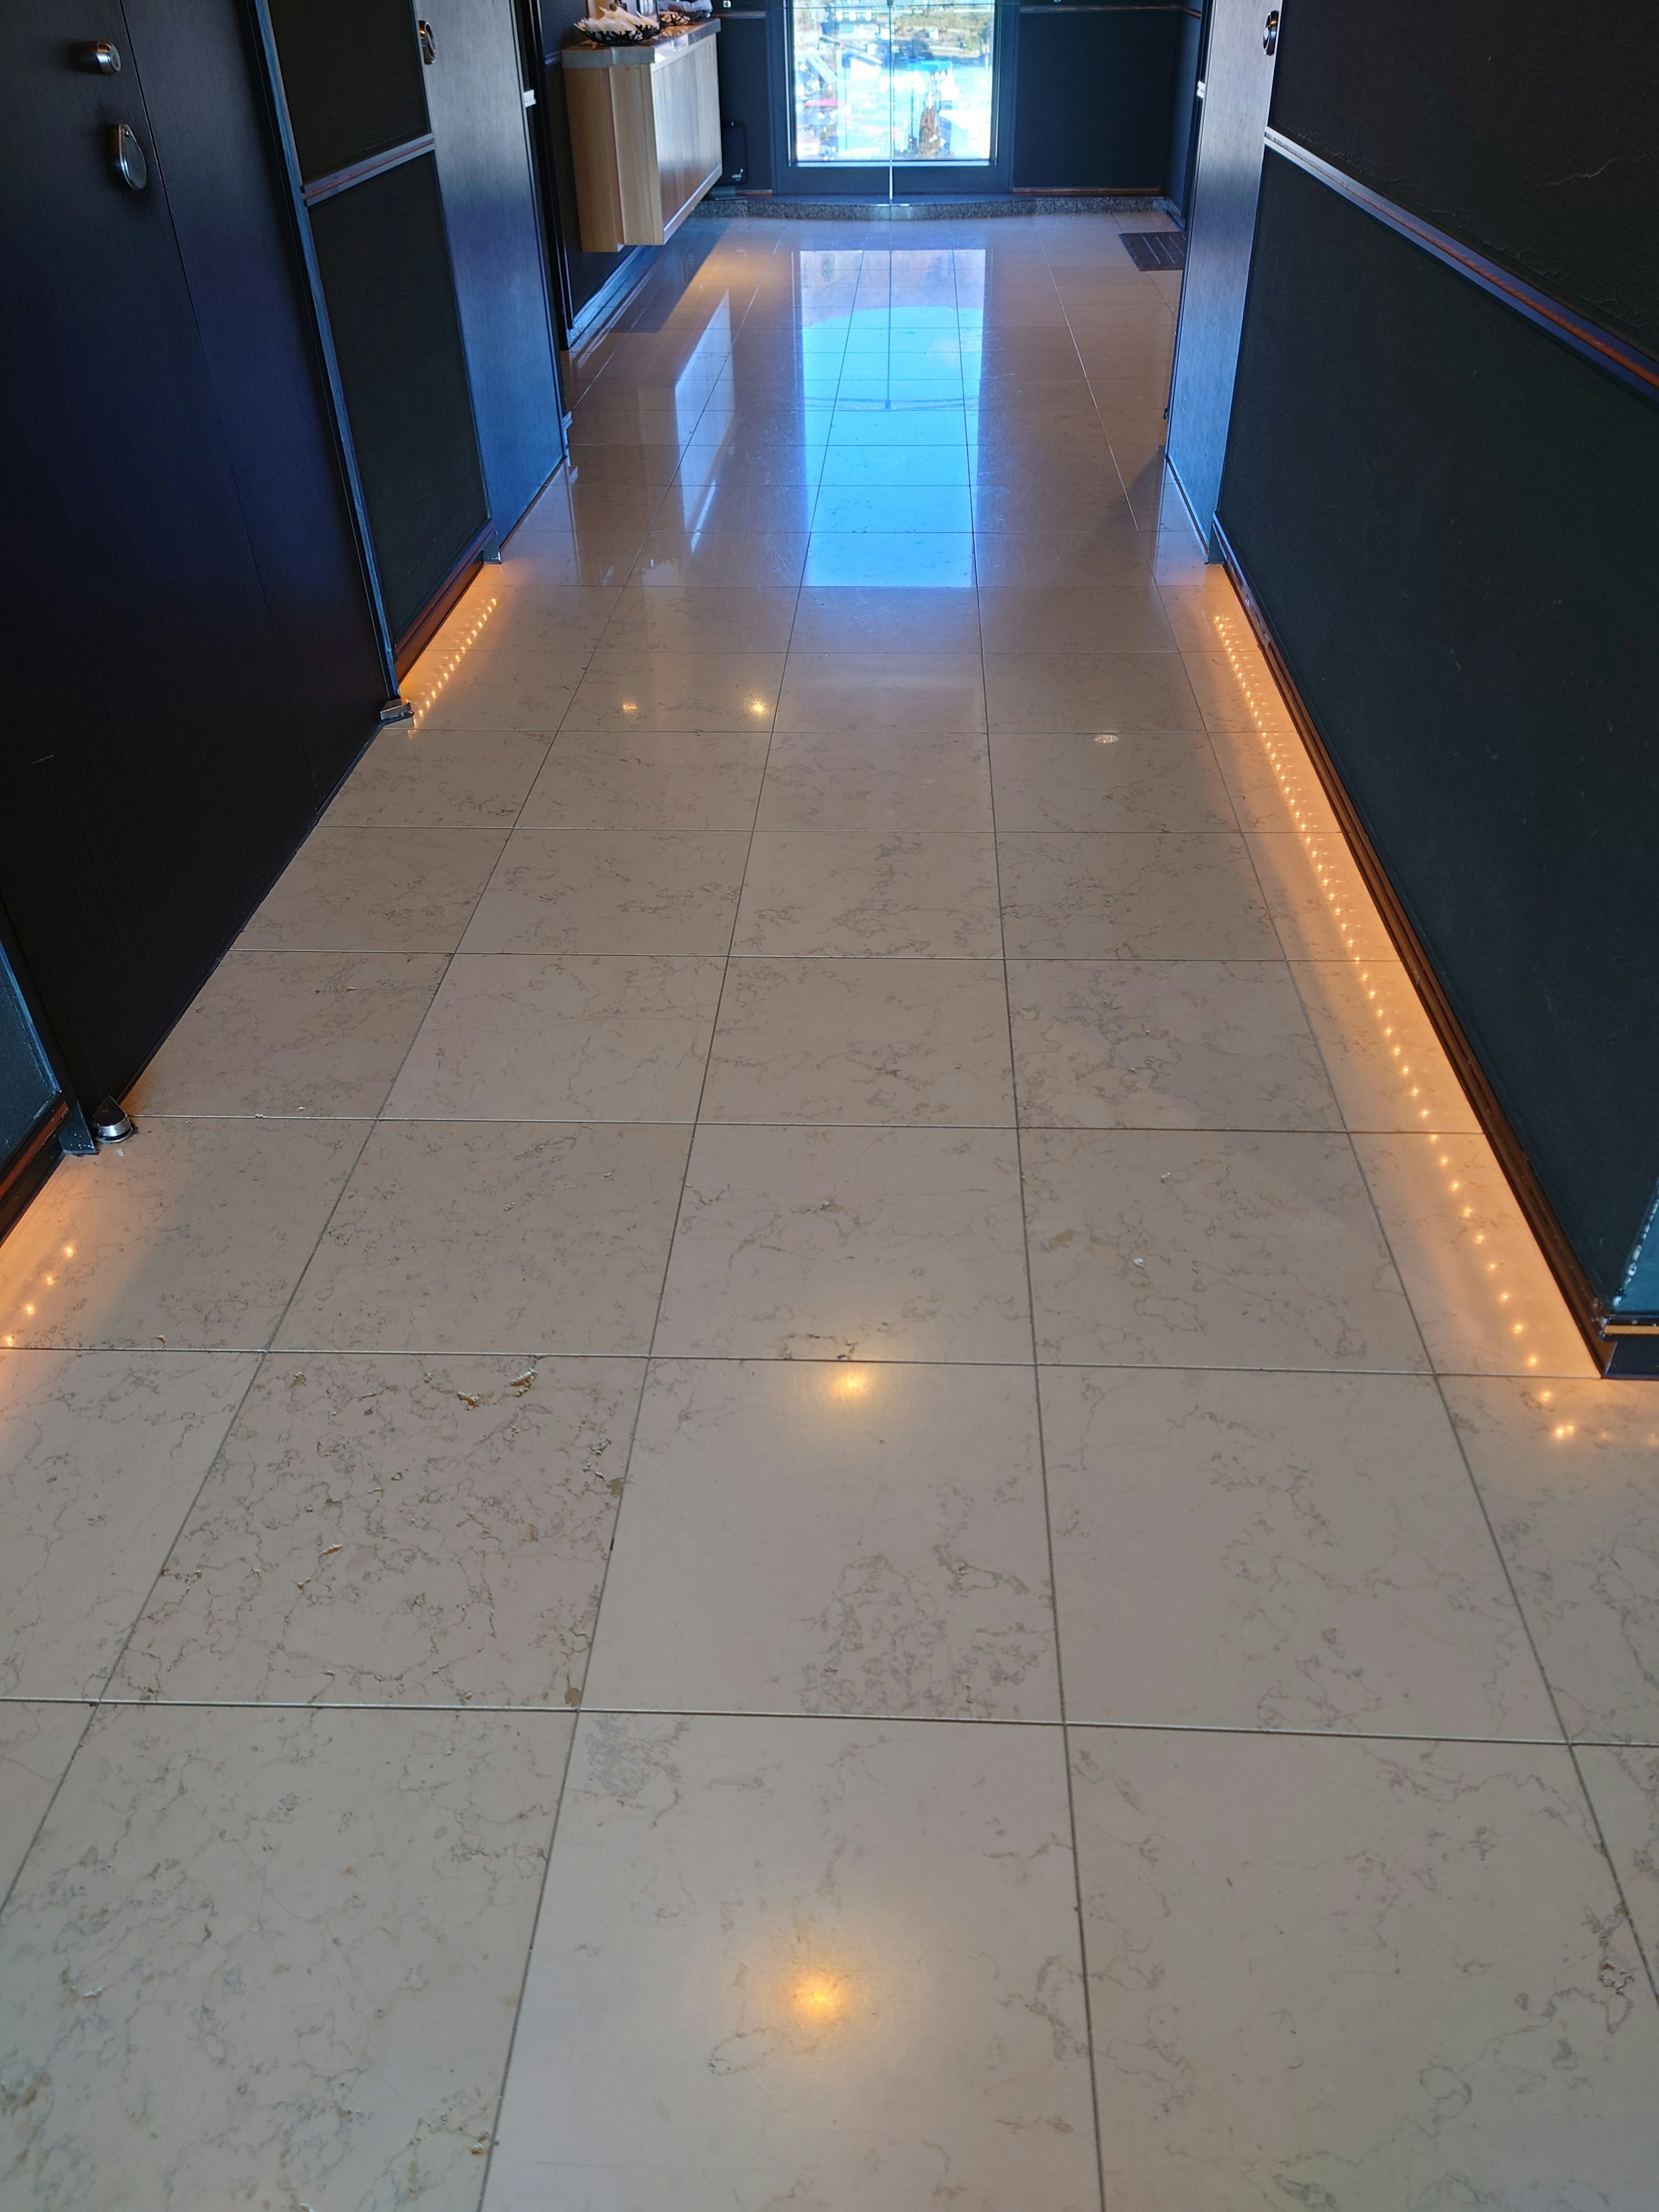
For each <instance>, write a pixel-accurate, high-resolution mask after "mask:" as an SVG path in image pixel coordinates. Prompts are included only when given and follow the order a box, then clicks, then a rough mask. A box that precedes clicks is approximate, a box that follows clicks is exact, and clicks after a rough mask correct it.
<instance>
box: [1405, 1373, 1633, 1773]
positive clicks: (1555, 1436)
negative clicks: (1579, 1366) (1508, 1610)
mask: <svg viewBox="0 0 1659 2212" xmlns="http://www.w3.org/2000/svg"><path fill="white" fill-rule="evenodd" d="M1445 1392H1446V1403H1447V1405H1448V1406H1449V1408H1450V1410H1451V1417H1452V1419H1453V1421H1454V1423H1455V1425H1456V1429H1457V1434H1458V1437H1459V1439H1460V1441H1461V1442H1462V1446H1463V1450H1464V1452H1465V1454H1466V1455H1467V1457H1468V1462H1469V1467H1470V1469H1471V1471H1472V1472H1473V1474H1474V1480H1475V1483H1476V1486H1478V1488H1479V1490H1480V1495H1481V1497H1482V1498H1484V1500H1485V1501H1486V1511H1487V1513H1488V1514H1489V1515H1490V1516H1491V1519H1492V1529H1493V1532H1494V1534H1496V1536H1497V1538H1498V1548H1499V1549H1500V1550H1501V1551H1502V1553H1503V1554H1504V1559H1505V1561H1506V1562H1507V1563H1508V1565H1509V1571H1510V1576H1511V1577H1512V1578H1513V1580H1514V1583H1515V1589H1516V1595H1517V1597H1518V1598H1519V1599H1520V1601H1521V1610H1522V1613H1524V1614H1525V1615H1526V1617H1527V1624H1528V1627H1529V1628H1530V1629H1531V1631H1532V1634H1533V1639H1534V1643H1535V1644H1537V1646H1538V1653H1539V1656H1540V1658H1541V1660H1542V1662H1543V1665H1544V1672H1545V1674H1547V1676H1548V1678H1549V1682H1550V1686H1551V1687H1552V1689H1553V1691H1554V1692H1555V1698H1556V1703H1557V1705H1559V1708H1560V1711H1561V1717H1562V1719H1563V1721H1564V1723H1565V1726H1566V1729H1567V1733H1568V1735H1571V1736H1573V1737H1576V1738H1589V1739H1590V1740H1592V1741H1595V1740H1597V1739H1599V1740H1601V1741H1603V1742H1609V1743H1638V1744H1659V1402H1656V1400H1655V1396H1654V1392H1653V1389H1652V1386H1651V1384H1650V1383H1643V1382H1630V1383H1617V1382H1613V1383H1609V1382H1603V1381H1601V1380H1600V1379H1598V1380H1596V1381H1595V1382H1593V1383H1516V1382H1497V1381H1492V1382H1478V1381H1474V1380H1467V1379H1458V1380H1455V1381H1449V1382H1448V1383H1446V1385H1445Z"/></svg>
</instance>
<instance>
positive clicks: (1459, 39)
mask: <svg viewBox="0 0 1659 2212" xmlns="http://www.w3.org/2000/svg"><path fill="white" fill-rule="evenodd" d="M1656 87H1659V8H1656V7H1654V6H1653V5H1651V4H1642V0H1582V4H1580V5H1578V6H1577V7H1574V8H1571V9H1563V8H1562V7H1561V6H1560V5H1559V0H1442V4H1441V5H1439V6H1437V7H1436V8H1435V9H1432V10H1430V11H1426V12H1420V13H1419V14H1417V15H1403V14H1401V11H1400V10H1398V9H1392V8H1386V7H1382V6H1379V5H1378V4H1377V0H1312V4H1306V0H1304V4H1303V5H1302V6H1299V7H1298V6H1296V5H1294V4H1293V5H1291V6H1290V7H1287V8H1286V9H1285V30H1284V35H1283V37H1282V39H1281V40H1280V42H1279V72H1278V76H1277V79H1276V81H1275V83H1274V87H1273V118H1272V120H1273V127H1274V129H1275V130H1278V131H1283V132H1284V133H1285V137H1289V138H1294V139H1295V140H1297V143H1299V144H1301V145H1304V146H1306V147H1307V148H1308V149H1309V150H1310V152H1312V153H1315V154H1317V155H1320V156H1321V157H1322V159H1323V160H1325V161H1329V162H1331V163H1332V164H1333V165H1334V167H1337V168H1339V169H1341V170H1343V171H1344V172H1345V173H1346V174H1348V175H1349V176H1351V177H1353V178H1355V179H1358V182H1359V183H1361V184H1363V185H1369V186H1370V189H1371V190H1372V191H1376V192H1380V193H1382V194H1383V197H1385V198H1387V199H1392V200H1395V201H1397V202H1399V204H1401V206H1403V207H1406V208H1408V209H1409V210H1411V211H1412V213H1413V214H1414V215H1419V216H1423V217H1424V218H1425V220H1426V221H1428V222H1431V223H1433V224H1434V225H1435V226H1436V227H1437V228H1438V229H1441V230H1445V231H1449V232H1450V233H1451V234H1452V235H1453V236H1454V237H1455V238H1458V239H1461V240H1463V242H1464V243H1465V244H1467V245H1469V246H1474V248H1475V249H1476V251H1477V252H1480V253H1483V254H1485V255H1486V258H1488V259H1489V260H1492V261H1496V262H1498V264H1500V265H1501V266H1503V267H1504V268H1506V269H1509V270H1512V271H1513V272H1514V273H1515V274H1516V276H1521V277H1522V278H1524V279H1525V280H1526V282H1527V283H1531V284H1535V285H1536V286H1538V288H1539V289H1541V290H1542V291H1546V292H1548V293H1551V294H1552V295H1554V296H1555V297H1557V298H1559V299H1561V300H1565V301H1567V302H1568V304H1569V305H1571V306H1572V307H1577V308H1578V309H1579V310H1580V312H1581V313H1583V314H1585V315H1587V316H1589V318H1590V319H1591V320H1592V321H1595V322H1600V323H1603V324H1605V325H1607V327H1609V328H1610V329H1613V330H1615V331H1619V332H1620V333H1621V334H1622V335H1623V336H1625V337H1629V338H1632V339H1634V340H1635V341H1636V343H1638V344H1639V345H1642V346H1644V347H1646V348H1647V349H1649V350H1650V351H1651V352H1655V353H1659V246H1656V240H1659V125H1656V121H1655V99H1656Z"/></svg>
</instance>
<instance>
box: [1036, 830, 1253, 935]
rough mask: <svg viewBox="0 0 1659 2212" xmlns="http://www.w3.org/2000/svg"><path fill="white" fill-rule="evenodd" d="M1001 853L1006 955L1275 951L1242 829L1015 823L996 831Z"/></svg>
mask: <svg viewBox="0 0 1659 2212" xmlns="http://www.w3.org/2000/svg"><path fill="white" fill-rule="evenodd" d="M997 857H998V861H999V865H1000V873H1001V887H1002V910H1003V933H1004V937H1005V939H1006V945H1007V949H1008V953H1009V957H1011V958H1022V959H1028V960H1272V959H1275V958H1276V957H1278V954H1279V941H1278V939H1277V938H1276V937H1275V936H1274V934H1273V924H1272V922H1271V921H1270V920H1269V918H1268V915H1267V908H1266V906H1265V905H1264V904H1263V902H1262V898H1261V891H1260V890H1259V888H1258V886H1257V884H1256V879H1255V873H1254V872H1253V870H1252V869H1251V866H1250V860H1249V853H1248V852H1247V851H1246V849H1245V847H1244V843H1243V840H1242V839H1241V838H1238V837H1233V836H1220V835H1210V834H1205V835H1199V836H1189V835H1188V834H1187V833H1186V832H1184V831H1182V832H1166V833H1163V834H1160V835H1158V836H1150V835H1142V834H1140V833H1139V832H1128V833H1115V834H1112V835H1109V836H1085V835H1080V834H1073V833H1072V832H1070V831H1062V830H1053V831H1049V832H1048V833H1046V834H1041V835H1038V834H1027V833H1025V832H1023V831H1016V832H1013V833H1012V834H1005V835H999V836H998V838H997Z"/></svg>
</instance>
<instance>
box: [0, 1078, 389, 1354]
mask: <svg viewBox="0 0 1659 2212" xmlns="http://www.w3.org/2000/svg"><path fill="white" fill-rule="evenodd" d="M372 1126H373V1125H372V1124H371V1123H369V1122H367V1121H333V1120H330V1121H286V1120H285V1121H252V1120H242V1119H236V1120H223V1121H221V1120H212V1121H191V1120H178V1121H167V1120H163V1119H157V1120H155V1121H147V1122H146V1123H145V1124H144V1126H143V1128H142V1129H140V1131H139V1132H138V1133H137V1136H136V1137H133V1138H132V1139H130V1140H129V1141H128V1142H127V1143H126V1144H124V1145H116V1146H108V1147H106V1149H105V1150H104V1151H102V1152H99V1153H97V1154H96V1155H95V1156H94V1157H93V1158H70V1159H65V1160H64V1162H63V1164H62V1165H61V1166H60V1167H59V1168H58V1170H57V1172H56V1174H55V1175H54V1176H52V1180H51V1182H49V1183H47V1185H46V1188H45V1189H44V1190H43V1191H42V1192H41V1193H40V1196H39V1197H38V1198H37V1199H36V1200H35V1201H34V1203H33V1206H30V1208H29V1210H28V1212H27V1213H26V1214H25V1215H24V1216H23V1218H22V1219H21V1221H20V1222H19V1223H18V1224H17V1225H16V1227H15V1229H14V1230H13V1231H12V1232H11V1234H10V1236H9V1237H7V1239H6V1241H5V1243H3V1245H0V1346H5V1347H10V1346H20V1347H26V1346H31V1345H44V1346H78V1347H81V1348H83V1349H86V1350H96V1349H98V1348H99V1347H100V1346H109V1347H112V1348H114V1347H118V1346H132V1347H135V1348H136V1347H141V1346H142V1347H146V1348H149V1347H159V1346H166V1347H167V1348H168V1349H170V1350H173V1351H187V1350H189V1349H191V1347H197V1348H200V1349H206V1350H224V1351H238V1350H243V1351H257V1350H258V1349H259V1348H260V1347H261V1346H264V1345H266V1344H269V1342H270V1334H271V1331H272V1330H273V1329H274V1328H276V1323H277V1322H278V1321H279V1320H280V1319H281V1317H282V1313H283V1307H284V1306H285V1305H286V1304H287V1303H288V1300H289V1295H290V1293H291V1292H292V1291H293V1289H294V1286H295V1284H296V1283H297V1282H298V1281H299V1279H300V1277H301V1273H303V1272H304V1269H305V1266H306V1263H307V1261H308V1260H309V1259H310V1257H311V1255H312V1251H313V1248H314V1247H315V1245H316V1243H317V1239H318V1238H319V1237H320V1236H321V1234H322V1232H323V1228H324V1225H325V1223H326V1222H327V1220H328V1218H329V1215H330V1214H331V1212H332V1211H333V1208H334V1203H335V1200H337V1198H338V1197H339V1194H340V1191H341V1188H342V1186H343V1184H344V1182H345V1179H346V1177H347V1176H348V1175H349V1173H350V1171H351V1168H352V1164H353V1163H354V1161H355V1160H356V1158H357V1155H358V1153H359V1152H361V1150H362V1145H363V1139H364V1138H365V1137H366V1136H367V1135H368V1131H369V1129H370V1127H372Z"/></svg>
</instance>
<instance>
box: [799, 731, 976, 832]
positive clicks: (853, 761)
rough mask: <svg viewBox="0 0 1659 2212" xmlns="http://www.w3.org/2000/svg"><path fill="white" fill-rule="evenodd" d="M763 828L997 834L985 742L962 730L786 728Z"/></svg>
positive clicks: (974, 734)
mask: <svg viewBox="0 0 1659 2212" xmlns="http://www.w3.org/2000/svg"><path fill="white" fill-rule="evenodd" d="M755 824H756V827H757V829H899V830H915V831H927V830H951V829H977V830H981V831H988V830H989V829H990V828H991V776H990V769H989V764H988V762H987V755H986V750H985V740H984V738H982V737H981V736H980V735H978V734H977V733H976V732H974V733H960V732H956V731H945V732H932V731H926V730H924V731H921V732H917V731H913V730H904V729H900V728H897V727H894V728H891V729H885V730H878V731H875V732H870V733H867V734H866V733H865V732H858V731H854V732H847V731H841V730H835V731H829V730H822V731H814V732H796V731H793V730H779V731H778V732H776V733H775V736H774V737H773V739H772V749H771V751H770V752H769V755H768V756H767V762H766V781H765V782H764V784H763V786H762V789H761V800H760V810H759V811H758V813H757V815H756V817H755Z"/></svg>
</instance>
